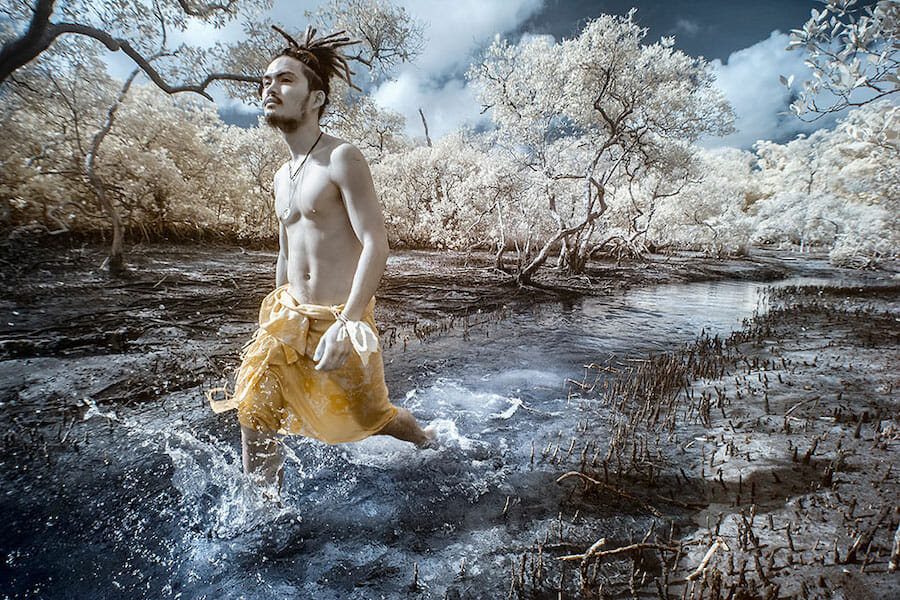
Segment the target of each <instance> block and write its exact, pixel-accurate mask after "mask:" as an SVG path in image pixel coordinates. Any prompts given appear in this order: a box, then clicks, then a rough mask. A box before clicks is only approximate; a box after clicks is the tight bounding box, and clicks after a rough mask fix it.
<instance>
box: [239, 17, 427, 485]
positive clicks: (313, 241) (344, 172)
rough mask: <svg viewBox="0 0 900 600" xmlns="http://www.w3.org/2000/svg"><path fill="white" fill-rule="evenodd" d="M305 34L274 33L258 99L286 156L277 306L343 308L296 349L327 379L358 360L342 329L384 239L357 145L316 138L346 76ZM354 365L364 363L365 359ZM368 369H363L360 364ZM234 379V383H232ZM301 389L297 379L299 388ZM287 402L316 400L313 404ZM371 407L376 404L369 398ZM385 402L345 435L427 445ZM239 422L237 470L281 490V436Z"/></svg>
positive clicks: (360, 300)
mask: <svg viewBox="0 0 900 600" xmlns="http://www.w3.org/2000/svg"><path fill="white" fill-rule="evenodd" d="M313 34H314V32H313V33H312V34H310V33H309V32H308V35H307V43H306V44H305V45H300V44H297V43H296V42H294V41H293V40H292V39H291V38H289V37H288V36H287V35H285V34H282V35H285V37H287V38H288V40H289V42H291V46H290V47H289V48H287V49H285V50H284V51H282V53H281V54H280V55H279V56H278V57H277V58H275V60H273V61H272V62H271V63H270V64H269V66H268V67H267V68H266V72H265V75H264V76H263V78H262V88H261V93H262V100H263V112H264V115H265V119H266V122H267V123H268V124H269V125H270V126H272V127H275V128H277V129H279V130H280V131H281V133H282V134H283V136H284V140H285V142H286V143H287V145H288V147H289V148H290V152H291V160H290V161H289V162H288V163H285V164H284V165H283V166H282V167H281V168H280V169H279V170H278V172H277V173H276V174H275V181H274V183H275V211H276V213H277V217H278V220H279V244H280V250H279V253H278V261H277V264H276V269H275V271H276V274H275V284H276V287H279V288H280V287H281V286H283V285H285V284H287V292H289V295H290V298H287V299H285V302H286V303H291V301H292V299H293V301H296V303H297V304H301V305H305V304H310V305H319V306H322V307H335V306H338V305H343V308H342V309H341V310H340V311H339V312H335V315H334V316H333V317H331V321H333V323H332V325H335V326H331V327H329V328H328V329H327V330H325V331H324V333H322V334H321V337H320V339H319V340H318V342H317V343H316V344H315V350H314V352H312V353H311V354H312V355H311V356H309V354H310V353H309V350H307V353H306V355H302V348H301V350H300V352H301V356H300V358H299V362H298V363H296V364H298V365H300V366H301V367H302V365H303V364H306V365H307V368H308V369H309V370H308V371H306V372H305V373H306V374H307V376H312V377H318V376H319V374H318V373H315V372H319V373H321V376H322V377H327V376H328V375H327V373H328V372H335V373H339V372H340V370H341V369H343V368H344V367H345V363H347V362H348V359H352V360H353V361H356V363H355V364H358V363H359V358H358V357H357V356H356V355H355V354H354V353H355V350H354V346H353V345H352V344H351V341H350V338H349V337H348V335H347V334H346V332H345V331H344V332H342V328H341V323H344V322H345V321H346V322H349V323H356V322H359V321H364V320H365V318H369V319H371V316H370V315H369V316H368V317H367V316H366V312H367V310H368V312H369V313H371V304H370V301H371V300H372V298H373V295H374V293H375V290H376V288H377V287H378V284H379V281H380V280H381V276H382V273H383V272H384V267H385V263H386V261H387V256H388V243H387V235H386V232H385V228H384V218H383V215H382V212H381V206H380V204H379V201H378V198H377V196H376V193H375V187H374V184H373V182H372V176H371V174H370V172H369V168H368V165H367V163H366V160H365V158H363V155H362V153H361V152H360V151H359V150H358V149H357V148H356V147H354V146H353V145H351V144H349V143H347V142H346V141H344V140H341V139H338V138H336V137H333V136H331V135H328V134H325V133H323V132H322V131H321V129H320V127H319V119H320V118H321V115H322V113H323V111H324V108H325V105H326V103H327V102H328V93H329V91H330V86H329V79H330V77H331V76H332V75H334V74H337V75H339V76H343V75H342V74H341V73H340V72H337V73H336V71H337V70H338V67H339V66H341V65H343V66H344V69H345V73H346V75H347V76H346V78H347V79H348V80H349V70H348V69H346V63H345V62H343V57H342V56H341V55H340V53H339V52H338V51H337V45H331V46H330V45H329V44H328V43H327V42H326V43H323V41H322V40H326V41H327V40H328V39H335V36H328V37H327V38H322V40H319V42H318V45H317V43H316V41H315V40H312V43H310V41H311V38H312V35H313ZM338 41H341V40H338ZM323 49H324V50H323ZM329 69H330V70H329ZM273 293H274V292H273ZM264 305H265V303H264ZM310 322H311V323H313V325H311V326H310V335H312V332H313V330H314V329H315V323H316V320H315V319H311V320H310ZM370 322H371V323H374V322H372V321H370ZM351 337H352V336H351ZM311 347H312V346H310V348H311ZM246 360H247V359H246V358H245V363H246ZM369 360H377V364H376V365H375V367H376V368H377V370H376V371H374V377H375V378H376V379H377V378H380V382H376V387H378V389H383V390H384V393H383V396H384V398H383V399H382V400H381V401H382V402H384V403H386V402H387V397H386V388H385V387H384V384H383V371H382V370H381V369H382V366H381V364H382V363H381V355H380V352H379V353H377V354H376V355H374V356H373V357H372V358H371V359H369ZM304 361H305V362H304ZM363 363H366V360H365V358H364V359H363ZM371 367H372V365H371V364H369V365H368V366H367V367H366V368H371ZM242 368H243V366H242ZM347 368H349V365H348V367H347ZM360 368H362V367H360ZM312 369H314V370H315V372H313V370H312ZM366 372H367V373H368V371H366ZM354 373H356V371H354ZM350 377H357V375H350ZM366 377H368V375H366ZM307 378H308V377H307ZM239 379H240V376H239ZM277 379H278V382H279V385H281V386H282V387H286V386H287V384H286V383H285V380H286V378H285V376H283V375H279V376H278V378H277ZM238 383H239V387H240V383H241V382H240V381H239V382H238ZM304 385H305V384H303V383H302V382H301V387H303V386H304ZM351 387H352V386H351ZM303 389H306V390H308V389H310V388H309V387H303ZM316 389H318V388H316ZM329 389H330V388H329ZM282 391H284V390H282ZM285 394H287V391H285ZM300 395H302V394H300ZM295 396H296V394H295ZM290 400H291V401H292V402H293V401H296V402H306V403H310V402H313V403H314V402H316V399H315V398H310V399H307V398H291V399H290ZM341 401H342V402H343V400H341ZM245 402H246V401H245ZM368 402H370V400H369V399H368V398H366V399H364V400H363V403H368ZM371 402H377V400H376V399H375V398H372V399H371ZM282 404H283V405H286V404H287V402H282ZM341 406H343V404H342V405H341ZM386 406H388V407H389V408H390V410H391V411H393V412H392V413H390V414H393V418H391V417H390V414H388V416H387V417H385V418H386V419H389V421H388V422H387V423H386V424H384V425H383V426H381V424H379V425H377V426H378V427H380V428H379V429H377V430H375V431H371V432H366V431H363V432H362V433H360V434H354V435H353V439H357V438H359V437H360V436H363V437H366V436H367V435H371V434H385V435H390V436H393V437H395V438H397V439H400V440H404V441H409V442H412V443H414V444H417V445H420V446H421V445H424V444H426V443H427V442H428V441H429V440H430V439H431V437H432V435H433V434H432V433H431V432H430V431H429V432H426V431H423V430H422V428H421V427H419V425H418V423H417V422H416V420H415V418H414V417H413V416H412V414H410V412H409V411H407V410H406V409H404V408H398V407H394V406H393V405H391V404H389V403H387V404H386ZM359 410H362V411H365V410H367V409H366V407H362V408H361V409H359ZM286 412H290V409H286ZM281 414H284V413H281ZM240 415H241V413H240V411H239V416H240ZM290 418H293V417H290V416H289V417H288V419H290ZM300 420H301V421H302V419H300ZM244 421H245V419H242V420H241V441H242V450H243V452H242V454H243V467H244V472H245V473H248V474H251V475H252V476H254V478H255V479H256V480H257V481H262V482H264V483H266V484H276V485H277V487H278V488H279V489H280V486H281V478H282V463H283V453H282V448H281V441H280V439H279V438H278V437H277V435H276V432H275V431H271V430H266V428H264V427H250V426H248V425H247V424H245V422H244ZM294 422H295V423H296V422H297V420H296V419H295V421H294ZM307 425H308V424H305V423H300V424H299V425H297V429H298V431H300V432H301V433H304V434H307V435H315V437H319V438H320V439H325V441H329V443H335V442H332V441H330V440H329V439H328V438H323V436H319V435H316V434H314V433H313V434H309V433H307V431H308V430H310V429H314V428H311V427H308V426H307ZM351 425H352V427H351V428H353V427H355V424H351ZM337 439H338V440H339V441H342V440H343V438H340V437H339V438H337Z"/></svg>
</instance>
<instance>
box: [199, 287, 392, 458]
mask: <svg viewBox="0 0 900 600" xmlns="http://www.w3.org/2000/svg"><path fill="white" fill-rule="evenodd" d="M374 305H375V299H374V298H373V299H372V300H371V301H370V302H369V304H368V306H367V307H366V310H365V314H364V316H363V320H362V321H355V322H354V321H345V320H344V319H342V318H341V319H340V320H338V317H340V311H341V310H343V308H344V307H343V305H338V306H323V305H316V304H303V303H299V302H297V301H296V299H295V298H294V297H293V296H291V294H290V292H289V291H288V287H287V286H286V285H285V286H281V287H279V288H277V289H276V290H274V291H273V292H272V293H270V294H269V295H268V296H266V298H265V299H264V300H263V302H262V304H261V306H260V310H259V328H258V329H257V331H256V333H255V334H254V335H253V338H252V339H251V340H250V341H249V342H248V343H247V345H246V346H245V347H244V348H243V350H242V352H241V367H240V369H239V371H238V375H237V380H236V382H235V392H234V395H233V396H231V397H230V398H226V399H224V400H215V399H213V398H212V393H210V394H209V395H208V397H209V403H210V406H211V408H212V410H213V411H214V412H216V413H221V412H225V411H227V410H231V409H234V408H237V409H238V418H239V420H240V421H241V423H242V424H243V425H246V426H248V427H253V428H256V429H267V430H277V431H279V432H283V433H291V434H301V435H308V436H310V437H316V438H318V439H321V440H322V441H325V442H327V443H340V442H344V441H356V440H358V439H363V438H364V437H368V436H369V435H371V434H372V433H375V432H377V431H378V430H380V429H381V428H382V427H383V426H384V425H385V424H387V423H388V422H389V421H390V420H391V419H392V418H393V416H394V415H395V414H396V408H395V407H394V406H393V405H392V404H390V402H389V400H388V396H387V388H386V386H385V384H384V371H383V365H382V362H381V354H380V350H379V343H378V336H377V334H376V333H375V322H374V317H373V312H374ZM334 326H340V327H341V331H340V332H339V333H338V337H339V339H344V338H346V339H349V341H350V343H351V345H352V347H353V350H354V353H355V354H351V356H350V357H349V358H348V359H347V361H346V363H345V365H344V366H343V367H341V368H339V369H335V370H334V371H316V370H315V364H314V363H313V361H312V355H313V353H314V351H315V347H316V345H317V344H318V343H319V340H320V339H321V337H322V335H324V334H325V332H326V331H327V330H328V328H329V327H334ZM375 356H377V360H372V359H373V358H374V357H375ZM217 391H221V390H212V391H211V392H213V393H214V392H217Z"/></svg>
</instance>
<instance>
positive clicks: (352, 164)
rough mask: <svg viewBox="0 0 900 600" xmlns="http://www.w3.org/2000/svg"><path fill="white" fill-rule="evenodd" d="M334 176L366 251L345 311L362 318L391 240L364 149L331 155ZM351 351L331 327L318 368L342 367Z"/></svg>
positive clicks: (340, 150)
mask: <svg viewBox="0 0 900 600" xmlns="http://www.w3.org/2000/svg"><path fill="white" fill-rule="evenodd" d="M330 171H331V179H332V181H334V183H335V184H336V185H337V186H338V188H339V189H340V191H341V197H342V198H343V200H344V206H345V207H346V209H347V216H348V217H349V219H350V225H351V226H352V227H353V232H354V234H355V235H356V237H357V238H358V239H359V241H360V243H361V244H362V252H361V253H360V255H359V262H358V263H357V265H356V272H355V273H354V274H353V282H352V284H351V286H350V296H349V297H348V298H347V302H346V303H345V304H344V310H343V311H342V313H341V314H342V315H343V316H344V317H345V318H346V319H347V320H348V321H359V320H360V319H362V316H363V312H364V311H365V309H366V305H367V304H368V303H369V300H370V299H371V298H372V296H374V295H375V290H376V289H377V288H378V283H379V282H380V281H381V275H382V274H383V273H384V266H385V264H386V263H387V256H388V243H387V232H386V231H385V229H384V215H383V214H382V212H381V205H380V204H379V203H378V196H377V195H376V194H375V184H374V183H373V182H372V174H371V173H370V172H369V165H368V164H367V163H366V159H365V158H364V157H363V155H362V153H361V152H360V151H359V150H358V149H357V148H355V147H353V146H351V145H350V144H342V145H341V146H338V148H337V149H335V151H334V153H333V154H332V156H331V167H330ZM350 352H351V346H350V342H349V340H348V339H346V338H345V339H344V340H343V342H338V340H337V333H336V330H334V329H329V330H328V331H327V332H325V335H323V336H322V339H321V340H320V341H319V345H318V347H317V348H316V351H315V353H314V355H313V360H314V361H316V369H318V370H320V371H330V370H332V369H337V368H339V367H341V366H342V365H343V364H344V362H346V360H347V357H348V356H349V354H350Z"/></svg>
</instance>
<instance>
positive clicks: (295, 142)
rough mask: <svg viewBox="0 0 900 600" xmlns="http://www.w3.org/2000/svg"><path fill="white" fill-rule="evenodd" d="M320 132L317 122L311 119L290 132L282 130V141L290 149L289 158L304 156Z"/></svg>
mask: <svg viewBox="0 0 900 600" xmlns="http://www.w3.org/2000/svg"><path fill="white" fill-rule="evenodd" d="M320 133H322V130H321V129H320V128H319V123H318V122H317V121H314V120H313V119H310V120H309V121H307V122H306V123H303V124H302V125H300V127H298V128H297V129H295V130H294V131H292V132H290V133H285V132H282V135H283V136H284V141H285V142H286V143H287V145H288V148H290V150H291V159H292V160H295V159H297V157H303V156H306V153H307V152H309V150H310V148H312V145H313V144H315V143H316V139H317V138H318V137H319V134H320Z"/></svg>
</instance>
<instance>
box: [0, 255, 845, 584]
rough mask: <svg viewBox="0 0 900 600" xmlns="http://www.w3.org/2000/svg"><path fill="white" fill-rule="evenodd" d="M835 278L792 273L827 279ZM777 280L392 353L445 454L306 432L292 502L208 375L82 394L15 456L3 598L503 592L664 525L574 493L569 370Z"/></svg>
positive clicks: (731, 321) (289, 468)
mask: <svg viewBox="0 0 900 600" xmlns="http://www.w3.org/2000/svg"><path fill="white" fill-rule="evenodd" d="M816 277H817V278H805V279H803V278H794V279H792V280H788V281H785V282H781V283H780V284H779V285H782V284H787V283H816V282H823V283H824V282H828V281H829V279H828V278H827V272H824V273H819V274H817V275H816ZM822 277H825V278H824V279H823V278H822ZM767 285H770V284H764V283H755V282H747V281H721V282H713V283H690V284H673V285H658V286H653V287H649V288H642V289H633V290H631V291H629V292H627V293H626V294H624V295H621V296H607V297H587V298H582V299H578V300H574V301H570V302H565V303H562V302H553V303H543V304H539V305H537V306H535V307H532V308H530V309H527V310H522V311H518V312H517V311H507V312H506V314H505V315H504V317H503V318H502V319H497V318H493V317H491V316H490V315H471V316H470V317H469V319H468V320H467V322H468V324H467V325H462V324H458V325H457V326H456V327H454V328H453V329H451V330H450V331H448V332H446V333H443V334H441V335H439V336H435V337H433V338H430V339H428V340H426V341H423V342H419V341H413V342H410V343H409V344H408V345H407V346H406V348H405V349H404V348H403V347H401V345H400V344H397V345H394V346H393V347H391V348H388V349H386V351H385V371H386V376H387V383H388V388H389V389H390V390H391V393H392V397H393V399H394V401H395V402H396V403H398V404H400V405H402V406H405V407H407V408H409V409H410V410H411V411H412V412H413V414H415V415H416V417H417V418H418V419H419V420H420V422H423V423H427V424H429V425H431V426H432V427H434V428H435V429H436V430H437V432H438V439H439V440H440V444H439V446H438V447H437V448H436V449H428V450H417V449H415V448H414V447H412V446H411V445H409V444H405V443H402V442H399V441H396V440H393V439H388V438H383V437H373V438H369V439H367V440H364V441H362V442H358V443H354V444H346V445H342V446H327V445H324V444H322V443H320V442H317V441H313V440H308V439H303V438H289V439H288V441H287V448H288V460H287V464H286V466H285V481H284V490H283V503H282V506H281V507H273V506H271V505H270V504H267V503H266V502H265V501H264V500H263V499H262V498H260V496H259V494H258V492H257V491H256V490H255V489H254V488H253V487H252V486H251V485H249V484H248V482H247V481H246V480H245V478H244V477H243V476H242V474H241V458H240V443H239V439H240V437H239V432H238V427H237V423H236V417H235V414H234V413H233V412H231V413H225V414H223V415H215V414H213V413H212V411H210V410H209V408H208V405H207V404H206V400H205V398H204V395H203V390H202V389H201V388H200V387H194V388H191V389H187V390H182V391H179V392H175V393H170V394H167V395H164V396H161V397H160V401H159V402H144V403H141V404H138V405H134V406H127V407H126V406H116V405H112V404H107V405H98V404H97V403H95V402H94V401H92V400H91V399H90V398H84V399H82V401H83V403H84V406H83V409H82V411H81V415H80V419H79V420H78V421H77V422H72V423H71V424H68V430H65V431H64V432H63V433H64V434H65V436H64V437H62V440H63V443H64V444H65V445H66V450H65V451H47V450H46V447H47V446H46V444H45V445H44V448H45V451H44V453H38V455H36V456H30V457H21V456H20V457H16V460H11V458H12V457H9V456H4V460H3V464H4V467H3V475H2V479H0V481H2V492H3V493H2V500H0V506H2V514H3V520H4V521H5V523H4V524H3V528H4V533H3V534H2V548H0V549H2V551H3V556H4V561H3V564H2V565H0V584H2V585H0V588H2V589H0V598H53V599H56V598H93V599H101V598H131V599H134V598H148V599H149V598H154V599H155V598H185V599H192V600H193V599H202V598H209V599H216V600H223V599H238V598H246V599H252V600H261V599H269V598H271V599H283V598H316V599H323V600H326V599H341V600H347V599H356V598H359V599H363V598H365V599H368V598H406V597H410V598H436V599H437V598H503V597H506V593H507V590H508V588H509V578H510V571H511V568H512V567H513V564H514V562H516V561H517V559H518V556H519V555H520V554H521V552H522V550H523V549H524V548H527V547H529V546H531V545H532V544H534V543H535V542H537V541H543V542H546V543H548V544H552V543H553V540H554V539H562V538H564V537H566V536H560V533H561V531H560V530H561V529H564V530H566V531H569V530H570V529H572V530H575V529H577V530H579V531H583V532H585V533H584V535H585V536H586V537H584V540H585V542H586V543H585V545H582V546H580V547H572V548H571V551H572V552H573V553H577V552H581V551H583V550H584V547H586V545H589V544H590V543H591V542H592V541H593V540H594V539H596V537H598V535H597V532H603V535H605V536H607V537H611V538H614V537H616V536H621V537H622V538H627V537H628V535H629V532H631V531H635V530H637V531H646V530H647V528H648V527H649V523H650V521H651V519H650V517H649V515H647V514H646V513H643V512H639V511H629V510H625V511H623V510H622V509H621V508H617V507H614V506H607V507H596V506H594V507H584V506H580V505H578V504H577V502H575V501H568V500H567V498H568V496H569V495H570V492H571V488H572V484H568V485H559V484H557V483H556V481H555V480H556V478H557V477H558V476H559V475H560V474H561V467H560V466H559V465H557V464H551V463H550V462H548V461H546V460H542V459H541V456H542V450H543V449H544V448H547V447H548V446H550V447H554V446H556V445H559V446H560V448H561V449H559V450H557V451H558V452H565V451H566V450H567V448H568V445H569V444H568V441H569V439H571V438H572V435H573V432H574V430H575V429H576V428H577V427H578V426H579V424H581V423H587V422H590V423H595V422H602V419H601V416H602V415H600V414H598V412H597V411H598V409H595V408H594V407H592V406H591V405H590V404H589V403H585V402H578V403H576V402H573V401H570V400H569V392H570V390H571V385H570V384H567V380H568V379H572V380H576V381H580V380H581V379H582V377H583V375H584V366H585V365H586V364H589V363H592V362H595V363H598V364H605V362H606V361H608V360H609V359H610V357H613V356H615V357H619V358H625V357H635V358H639V357H642V356H646V354H647V353H648V352H654V351H663V350H668V349H673V348H674V347H677V346H679V345H681V344H684V343H687V342H690V341H692V340H693V339H694V338H695V337H696V336H697V335H698V333H699V332H700V331H701V330H705V331H706V332H707V333H709V334H710V335H719V336H727V335H728V334H729V333H730V332H731V331H733V330H735V329H737V328H739V327H740V326H741V323H742V320H743V319H746V318H749V317H752V316H753V314H754V313H755V312H757V311H764V310H765V308H766V304H765V294H764V292H763V290H764V289H765V287H766V286H767ZM596 435H597V437H598V438H601V439H602V437H603V433H602V431H599V432H597V434H596ZM572 460H573V461H574V460H575V457H574V456H573V457H572ZM561 511H562V512H561ZM576 511H577V514H576ZM566 551H568V550H566ZM414 582H415V583H416V586H413V584H414Z"/></svg>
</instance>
